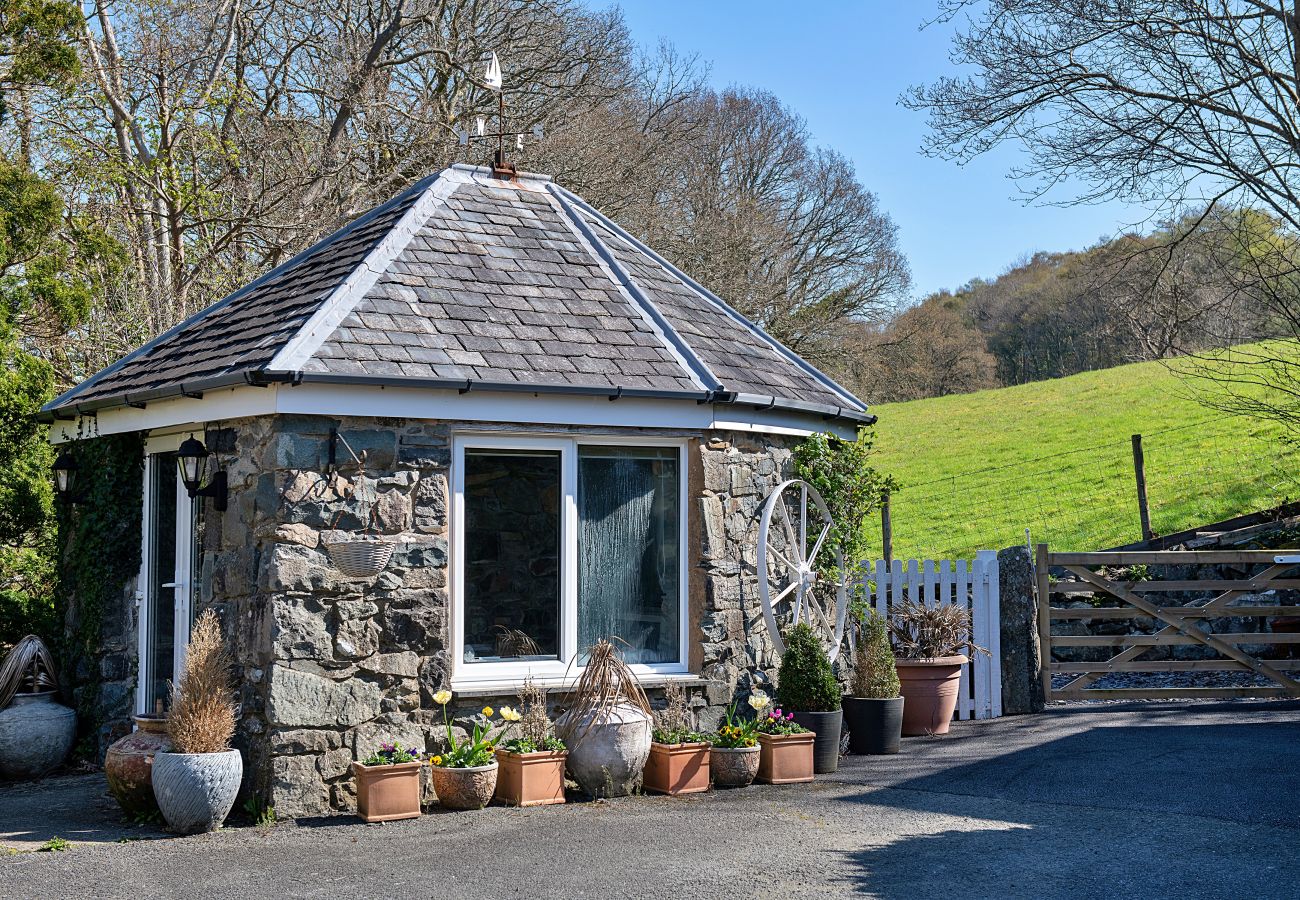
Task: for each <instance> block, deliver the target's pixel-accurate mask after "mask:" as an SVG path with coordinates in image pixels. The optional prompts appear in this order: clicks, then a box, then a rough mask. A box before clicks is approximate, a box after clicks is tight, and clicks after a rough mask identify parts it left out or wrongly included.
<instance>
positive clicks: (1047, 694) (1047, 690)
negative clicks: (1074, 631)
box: [1034, 544, 1052, 703]
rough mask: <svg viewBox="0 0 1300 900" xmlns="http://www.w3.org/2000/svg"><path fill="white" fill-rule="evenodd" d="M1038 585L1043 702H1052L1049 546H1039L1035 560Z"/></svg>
mask: <svg viewBox="0 0 1300 900" xmlns="http://www.w3.org/2000/svg"><path fill="white" fill-rule="evenodd" d="M1034 574H1035V575H1036V576H1037V584H1038V627H1039V629H1040V635H1039V652H1041V653H1042V655H1043V702H1044V703H1050V702H1051V700H1052V582H1051V579H1050V578H1048V575H1047V545H1046V544H1039V545H1038V552H1037V554H1036V558H1035V560H1034Z"/></svg>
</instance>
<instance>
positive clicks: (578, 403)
mask: <svg viewBox="0 0 1300 900" xmlns="http://www.w3.org/2000/svg"><path fill="white" fill-rule="evenodd" d="M277 414H299V415H319V416H351V417H362V418H374V417H384V418H395V419H426V420H435V421H454V422H485V423H501V424H511V425H555V426H559V427H570V426H592V427H601V426H605V427H611V428H677V429H684V430H690V431H705V430H709V429H713V430H725V431H748V432H761V433H768V434H784V435H791V436H802V435H808V434H812V433H814V432H818V431H831V432H833V433H835V434H838V435H840V436H842V437H846V438H852V437H853V434H854V431H855V429H854V426H853V425H852V424H851V423H845V422H836V421H826V420H824V419H822V418H821V417H820V416H818V415H815V414H800V413H795V412H789V411H785V410H779V409H768V410H753V409H746V407H744V406H736V405H733V404H726V403H720V404H709V403H703V404H701V403H696V402H695V401H693V400H689V399H683V400H667V399H646V398H639V397H625V398H622V399H620V400H614V401H611V400H609V399H608V398H606V397H600V396H595V397H589V396H583V395H576V394H549V393H546V392H544V391H541V392H537V393H522V392H505V391H496V392H493V391H488V390H481V391H480V390H475V391H470V392H469V393H466V394H460V393H457V392H456V391H454V390H431V389H429V388H417V387H385V386H379V385H344V384H318V383H312V382H305V383H303V384H300V385H296V386H293V385H288V384H273V385H270V386H268V387H251V386H247V385H240V386H238V387H232V388H221V389H218V390H212V391H207V392H205V393H204V395H203V397H202V398H200V399H193V398H185V397H177V398H175V399H170V400H159V401H155V402H151V403H149V405H148V406H147V407H146V408H145V409H136V408H134V407H115V408H113V409H104V410H100V412H99V415H98V416H97V417H96V418H93V419H90V418H87V419H83V420H82V423H83V424H84V425H85V426H86V427H85V428H84V433H83V434H82V435H81V436H85V437H94V436H96V435H103V434H123V433H127V432H133V431H151V430H155V429H159V428H169V429H170V428H176V429H182V430H183V429H185V428H188V427H193V428H194V429H195V430H199V429H201V428H202V427H203V425H204V424H207V423H212V422H220V421H222V420H226V419H238V418H245V417H252V416H271V415H277ZM77 426H78V423H77V422H76V421H68V422H55V423H54V424H52V425H51V426H50V432H49V436H50V441H51V442H52V443H55V444H62V443H66V442H68V441H74V440H77V438H78V427H77Z"/></svg>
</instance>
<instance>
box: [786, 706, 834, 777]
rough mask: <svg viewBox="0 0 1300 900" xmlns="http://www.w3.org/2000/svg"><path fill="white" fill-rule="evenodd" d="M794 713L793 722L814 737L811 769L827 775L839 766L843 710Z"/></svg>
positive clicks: (795, 711)
mask: <svg viewBox="0 0 1300 900" xmlns="http://www.w3.org/2000/svg"><path fill="white" fill-rule="evenodd" d="M791 712H793V713H794V720H795V722H797V723H799V724H800V725H802V726H803V727H804V728H807V729H808V730H809V731H811V732H812V733H813V734H815V735H816V738H815V739H814V740H813V771H814V772H816V773H817V774H818V775H829V774H831V773H832V772H834V771H835V770H836V769H838V768H839V767H840V725H841V723H842V722H843V719H844V710H842V709H836V710H832V711H830V712H799V711H798V710H791Z"/></svg>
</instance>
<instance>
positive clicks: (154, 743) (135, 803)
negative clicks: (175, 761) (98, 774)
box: [104, 700, 172, 819]
mask: <svg viewBox="0 0 1300 900" xmlns="http://www.w3.org/2000/svg"><path fill="white" fill-rule="evenodd" d="M162 706H163V702H162V700H159V701H157V706H156V708H155V710H154V713H153V715H148V716H132V717H131V718H132V720H133V721H134V722H135V731H132V732H131V733H130V734H128V735H125V736H124V737H122V738H120V739H118V740H117V741H115V742H114V743H113V745H112V746H110V747H109V748H108V750H107V751H106V752H105V753H104V778H105V779H106V780H107V781H108V789H109V790H110V791H112V793H113V797H114V798H116V800H117V805H118V806H120V807H122V812H124V813H126V814H127V815H128V816H131V817H133V818H136V819H139V818H141V817H147V816H150V815H153V816H157V815H158V814H159V811H158V801H157V800H155V799H154V795H153V761H154V757H155V756H157V755H158V754H159V753H165V752H167V751H168V750H171V749H172V739H171V737H170V736H169V735H168V734H167V715H166V714H165V713H164V712H163V708H162Z"/></svg>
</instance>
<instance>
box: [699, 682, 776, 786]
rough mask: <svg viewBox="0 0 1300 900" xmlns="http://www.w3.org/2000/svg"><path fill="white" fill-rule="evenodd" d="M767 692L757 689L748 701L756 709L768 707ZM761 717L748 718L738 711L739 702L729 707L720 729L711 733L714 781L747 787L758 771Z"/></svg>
mask: <svg viewBox="0 0 1300 900" xmlns="http://www.w3.org/2000/svg"><path fill="white" fill-rule="evenodd" d="M770 702H771V701H770V699H769V698H768V696H767V694H765V693H763V692H762V691H754V692H753V693H752V694H750V695H749V699H748V703H749V706H750V708H752V709H753V710H754V711H755V712H761V711H762V710H765V709H767V707H768V705H769V704H770ZM758 726H759V720H758V719H757V718H755V719H746V718H744V717H742V716H740V715H739V714H738V713H737V712H736V704H734V703H733V704H731V706H729V707H728V708H727V713H726V716H725V717H724V718H723V721H722V724H721V725H719V726H718V730H717V732H716V733H715V734H714V735H712V737H710V739H709V740H710V741H711V742H712V743H713V752H712V755H711V758H710V761H709V764H710V766H711V767H712V769H713V782H714V784H716V785H718V786H719V787H745V786H746V785H748V784H749V783H750V782H752V781H753V780H754V776H755V775H756V774H757V773H758Z"/></svg>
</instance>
